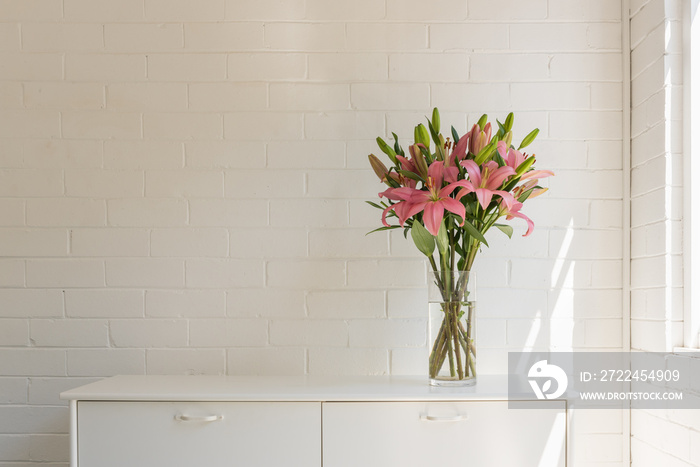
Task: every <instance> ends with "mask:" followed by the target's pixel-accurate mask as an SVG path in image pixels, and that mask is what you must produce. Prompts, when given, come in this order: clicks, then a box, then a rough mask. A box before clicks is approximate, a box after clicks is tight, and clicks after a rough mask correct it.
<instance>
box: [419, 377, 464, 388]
mask: <svg viewBox="0 0 700 467" xmlns="http://www.w3.org/2000/svg"><path fill="white" fill-rule="evenodd" d="M429 381H430V385H431V386H438V387H443V388H447V387H449V388H464V387H469V386H475V385H476V376H474V377H472V378H463V379H458V378H450V377H445V378H440V377H438V378H429Z"/></svg>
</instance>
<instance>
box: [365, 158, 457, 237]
mask: <svg viewBox="0 0 700 467" xmlns="http://www.w3.org/2000/svg"><path fill="white" fill-rule="evenodd" d="M444 173H445V168H444V164H443V162H442V161H435V162H433V163H432V164H430V167H428V180H427V188H428V190H427V191H426V190H418V189H415V188H408V187H406V188H389V189H388V190H386V191H384V192H383V193H379V196H380V197H381V196H385V197H386V198H389V199H391V200H396V201H399V202H398V203H396V204H393V205H391V206H389V207H387V208H386V209H384V212H383V214H382V222H383V223H384V225H385V226H387V227H388V226H389V224H388V223H387V222H386V214H387V213H388V212H389V211H390V210H393V211H394V212H395V213H396V215H397V216H398V218H399V224H400V225H403V224H404V223H405V222H406V219H408V218H410V217H411V216H414V215H416V214H418V213H420V212H421V211H422V212H423V223H424V224H425V228H426V229H427V230H428V232H430V233H431V234H432V235H435V236H437V234H438V231H439V230H440V224H442V219H443V217H444V216H445V210H447V211H450V212H452V213H454V214H456V215H458V216H459V217H461V218H462V222H464V217H465V215H466V209H465V208H464V205H463V204H462V203H460V202H459V201H457V200H456V199H454V198H451V197H450V195H451V194H452V192H453V191H454V190H455V189H456V188H457V187H458V186H461V185H459V184H457V183H450V184H449V185H447V186H445V187H442V184H443V179H444Z"/></svg>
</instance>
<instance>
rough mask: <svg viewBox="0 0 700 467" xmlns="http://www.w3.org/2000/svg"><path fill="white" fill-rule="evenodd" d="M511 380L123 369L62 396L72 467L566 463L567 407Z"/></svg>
mask: <svg viewBox="0 0 700 467" xmlns="http://www.w3.org/2000/svg"><path fill="white" fill-rule="evenodd" d="M506 384H507V381H506V378H505V377H499V376H492V377H488V376H483V377H480V379H479V383H478V384H477V385H476V386H475V387H471V388H434V387H430V386H429V385H428V383H427V381H426V380H425V379H424V378H416V377H370V376H368V377H274V378H273V377H234V376H230V377H225V376H116V377H113V378H108V379H105V380H102V381H98V382H96V383H92V384H88V385H86V386H82V387H80V388H76V389H73V390H70V391H66V392H64V393H62V394H61V397H62V398H63V399H68V400H70V406H71V467H159V466H168V467H200V466H207V467H237V466H243V467H321V466H323V467H380V466H381V467H390V466H402V467H404V466H406V467H413V466H415V467H425V466H426V465H434V464H441V465H454V466H470V467H471V466H476V467H502V466H515V467H564V466H566V463H567V461H566V459H567V408H566V403H565V402H563V401H542V402H537V403H538V404H542V409H541V410H537V409H509V408H508V401H507V385H506Z"/></svg>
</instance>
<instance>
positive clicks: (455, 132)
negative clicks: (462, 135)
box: [452, 127, 459, 144]
mask: <svg viewBox="0 0 700 467" xmlns="http://www.w3.org/2000/svg"><path fill="white" fill-rule="evenodd" d="M452 139H453V140H454V141H455V144H457V141H459V133H457V130H455V127H452Z"/></svg>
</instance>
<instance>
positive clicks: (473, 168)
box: [460, 159, 481, 186]
mask: <svg viewBox="0 0 700 467" xmlns="http://www.w3.org/2000/svg"><path fill="white" fill-rule="evenodd" d="M460 165H461V166H462V167H464V168H465V169H467V173H468V174H469V181H470V182H472V184H473V185H474V186H479V185H481V170H480V169H479V166H478V165H476V162H474V161H473V160H471V159H468V160H466V161H462V162H460Z"/></svg>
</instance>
